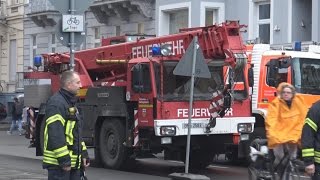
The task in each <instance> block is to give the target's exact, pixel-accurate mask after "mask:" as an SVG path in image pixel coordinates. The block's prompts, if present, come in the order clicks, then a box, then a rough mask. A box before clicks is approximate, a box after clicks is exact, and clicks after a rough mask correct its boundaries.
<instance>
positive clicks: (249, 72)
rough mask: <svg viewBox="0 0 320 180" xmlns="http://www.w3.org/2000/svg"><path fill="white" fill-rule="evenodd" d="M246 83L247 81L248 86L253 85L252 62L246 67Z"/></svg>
mask: <svg viewBox="0 0 320 180" xmlns="http://www.w3.org/2000/svg"><path fill="white" fill-rule="evenodd" d="M248 83H249V87H253V86H254V75H253V64H252V65H251V67H250V68H249V69H248Z"/></svg>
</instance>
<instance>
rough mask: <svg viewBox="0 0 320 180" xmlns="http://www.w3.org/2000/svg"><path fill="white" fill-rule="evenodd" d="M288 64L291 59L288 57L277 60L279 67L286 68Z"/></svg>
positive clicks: (289, 64)
mask: <svg viewBox="0 0 320 180" xmlns="http://www.w3.org/2000/svg"><path fill="white" fill-rule="evenodd" d="M290 66H291V59H290V58H285V59H282V60H280V62H279V67H280V68H288V67H290Z"/></svg>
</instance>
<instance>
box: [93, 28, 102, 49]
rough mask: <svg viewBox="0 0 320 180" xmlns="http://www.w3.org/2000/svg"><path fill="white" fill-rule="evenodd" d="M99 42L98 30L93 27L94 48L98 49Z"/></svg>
mask: <svg viewBox="0 0 320 180" xmlns="http://www.w3.org/2000/svg"><path fill="white" fill-rule="evenodd" d="M100 42H101V40H100V28H99V27H95V28H94V47H100V46H101V44H100Z"/></svg>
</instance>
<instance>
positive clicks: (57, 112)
mask: <svg viewBox="0 0 320 180" xmlns="http://www.w3.org/2000/svg"><path fill="white" fill-rule="evenodd" d="M60 84H61V89H60V90H59V91H58V92H57V93H56V94H54V95H53V96H52V97H51V98H50V99H49V101H48V102H47V105H46V111H45V114H46V115H45V120H46V123H45V130H44V147H43V156H44V157H43V168H45V169H47V170H48V180H60V179H63V180H80V167H81V165H83V166H84V167H88V166H89V165H90V163H89V156H88V153H87V148H86V146H85V144H84V142H83V141H82V137H81V119H80V118H79V116H77V113H78V112H77V109H76V106H75V103H76V101H77V98H76V94H77V91H78V90H79V89H80V86H81V83H80V77H79V75H78V74H77V73H76V72H72V71H66V72H64V73H63V74H62V76H61V80H60Z"/></svg>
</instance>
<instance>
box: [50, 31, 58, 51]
mask: <svg viewBox="0 0 320 180" xmlns="http://www.w3.org/2000/svg"><path fill="white" fill-rule="evenodd" d="M56 47H57V45H56V35H55V34H51V52H53V53H54V52H56Z"/></svg>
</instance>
